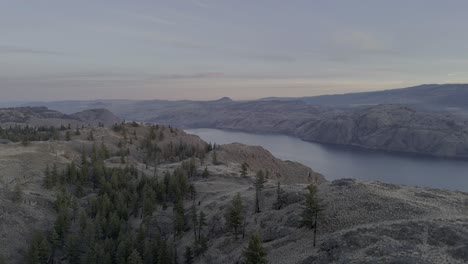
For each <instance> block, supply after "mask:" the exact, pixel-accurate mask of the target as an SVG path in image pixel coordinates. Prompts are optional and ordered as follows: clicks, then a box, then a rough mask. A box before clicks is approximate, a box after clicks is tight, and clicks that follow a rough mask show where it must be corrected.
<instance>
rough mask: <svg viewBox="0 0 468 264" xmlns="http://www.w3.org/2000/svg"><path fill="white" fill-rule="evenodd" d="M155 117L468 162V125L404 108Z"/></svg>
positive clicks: (282, 105) (242, 110) (214, 109)
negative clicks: (462, 159)
mask: <svg viewBox="0 0 468 264" xmlns="http://www.w3.org/2000/svg"><path fill="white" fill-rule="evenodd" d="M154 115H155V117H154V118H152V119H151V120H152V121H157V122H162V123H169V124H174V125H177V126H185V127H207V128H221V129H233V130H241V131H247V132H255V133H282V134H287V135H292V136H296V137H299V138H301V139H304V140H308V141H315V142H320V143H330V144H343V145H354V146H359V147H364V148H371V149H381V150H388V151H401V152H411V153H421V154H427V155H433V156H444V157H463V158H467V157H468V119H463V118H460V117H456V116H454V115H450V114H446V113H445V114H442V113H429V112H421V111H416V110H414V109H412V108H410V107H407V106H403V105H378V106H370V107H360V108H347V109H344V110H343V109H340V110H329V109H322V108H317V107H313V106H310V105H307V104H305V103H304V102H293V101H288V102H256V103H254V102H247V103H236V104H229V105H226V106H220V105H210V106H206V107H205V108H201V109H200V108H199V109H191V108H189V109H182V108H175V109H172V110H171V112H170V113H167V112H164V113H162V114H158V113H156V112H155V113H154Z"/></svg>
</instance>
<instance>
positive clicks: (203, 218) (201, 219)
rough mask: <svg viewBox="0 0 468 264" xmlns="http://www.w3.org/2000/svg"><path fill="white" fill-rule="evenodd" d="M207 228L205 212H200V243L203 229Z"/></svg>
mask: <svg viewBox="0 0 468 264" xmlns="http://www.w3.org/2000/svg"><path fill="white" fill-rule="evenodd" d="M205 226H206V217H205V213H204V212H203V211H200V214H199V216H198V241H201V240H202V236H201V233H202V230H203V227H205Z"/></svg>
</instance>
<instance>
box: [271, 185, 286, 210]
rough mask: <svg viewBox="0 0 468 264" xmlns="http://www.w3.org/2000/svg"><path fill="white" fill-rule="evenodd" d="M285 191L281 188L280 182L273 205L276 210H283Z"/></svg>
mask: <svg viewBox="0 0 468 264" xmlns="http://www.w3.org/2000/svg"><path fill="white" fill-rule="evenodd" d="M284 199H285V197H284V191H283V189H282V188H281V184H280V182H278V183H277V186H276V202H275V204H274V205H273V207H274V208H275V209H276V210H281V208H282V207H283V204H284Z"/></svg>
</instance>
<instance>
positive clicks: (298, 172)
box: [216, 143, 325, 183]
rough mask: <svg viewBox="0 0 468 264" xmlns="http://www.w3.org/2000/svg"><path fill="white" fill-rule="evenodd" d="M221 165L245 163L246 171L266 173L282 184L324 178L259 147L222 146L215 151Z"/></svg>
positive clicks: (307, 168)
mask: <svg viewBox="0 0 468 264" xmlns="http://www.w3.org/2000/svg"><path fill="white" fill-rule="evenodd" d="M216 154H217V159H218V161H219V162H221V163H237V164H242V163H244V162H245V163H247V165H248V170H249V172H250V173H251V174H255V173H256V172H258V171H259V170H266V171H268V175H269V179H271V180H275V181H280V182H282V183H321V182H324V181H325V178H324V177H323V176H322V175H321V174H319V173H317V172H315V171H313V170H312V169H310V168H309V167H306V166H304V165H302V164H300V163H297V162H292V161H282V160H280V159H277V158H275V157H274V156H273V155H272V154H271V153H270V152H269V151H267V150H266V149H264V148H262V147H259V146H247V145H243V144H239V143H234V144H227V145H222V146H221V148H220V149H219V150H217V151H216Z"/></svg>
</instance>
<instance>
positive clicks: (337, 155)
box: [185, 128, 468, 192]
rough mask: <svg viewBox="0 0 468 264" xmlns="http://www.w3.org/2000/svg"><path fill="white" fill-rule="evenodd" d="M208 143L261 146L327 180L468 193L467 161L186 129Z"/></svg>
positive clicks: (203, 129)
mask: <svg viewBox="0 0 468 264" xmlns="http://www.w3.org/2000/svg"><path fill="white" fill-rule="evenodd" d="M185 131H186V132H187V133H190V134H195V135H198V136H200V137H201V138H202V139H203V140H205V141H207V142H212V143H217V144H227V143H233V142H239V143H244V144H248V145H257V146H262V147H264V148H265V149H267V150H269V151H270V152H271V153H272V154H273V155H274V156H276V157H278V158H280V159H283V160H292V161H297V162H300V163H302V164H304V165H307V166H309V167H311V168H312V169H314V170H315V171H317V172H319V173H321V174H323V175H324V176H325V178H327V179H328V180H334V179H339V178H356V179H361V180H372V181H382V182H387V183H395V184H404V185H416V186H424V187H433V188H441V189H450V190H460V191H467V192H468V161H466V160H451V159H439V158H432V157H426V156H419V155H409V154H399V153H389V152H384V151H374V150H364V149H359V148H352V147H342V146H334V145H324V144H317V143H312V142H306V141H303V140H301V139H298V138H295V137H289V136H284V135H272V134H251V133H243V132H234V131H226V130H218V129H206V128H199V129H186V130H185Z"/></svg>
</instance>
